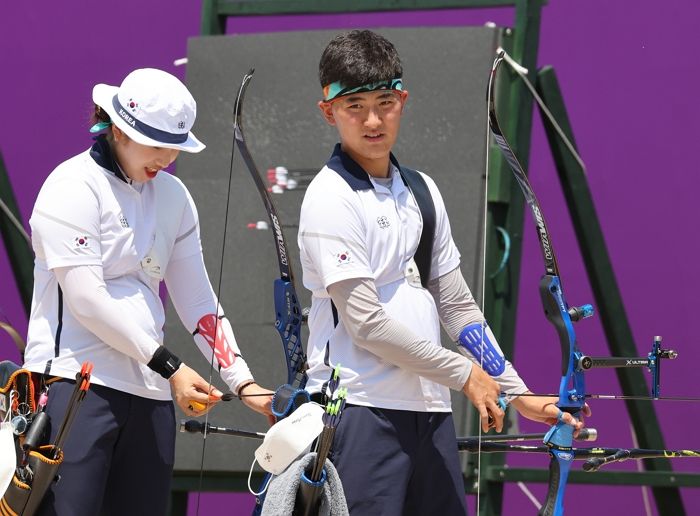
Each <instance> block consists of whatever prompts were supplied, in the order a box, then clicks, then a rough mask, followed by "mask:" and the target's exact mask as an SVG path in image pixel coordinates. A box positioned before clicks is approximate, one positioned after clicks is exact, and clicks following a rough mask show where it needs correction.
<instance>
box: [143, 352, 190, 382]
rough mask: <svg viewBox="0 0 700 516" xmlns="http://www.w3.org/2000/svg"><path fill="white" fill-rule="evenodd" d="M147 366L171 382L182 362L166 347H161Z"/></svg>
mask: <svg viewBox="0 0 700 516" xmlns="http://www.w3.org/2000/svg"><path fill="white" fill-rule="evenodd" d="M147 365H148V367H150V368H151V369H152V370H153V371H155V372H156V373H158V374H159V375H161V376H162V377H163V378H165V379H166V380H169V379H170V377H171V376H172V375H174V374H175V372H176V371H177V370H178V369H179V368H180V365H182V360H180V359H179V358H177V356H175V355H174V354H173V353H172V352H170V350H168V348H166V347H165V346H159V347H158V349H156V352H155V353H153V358H151V361H150V362H149V363H148V364H147Z"/></svg>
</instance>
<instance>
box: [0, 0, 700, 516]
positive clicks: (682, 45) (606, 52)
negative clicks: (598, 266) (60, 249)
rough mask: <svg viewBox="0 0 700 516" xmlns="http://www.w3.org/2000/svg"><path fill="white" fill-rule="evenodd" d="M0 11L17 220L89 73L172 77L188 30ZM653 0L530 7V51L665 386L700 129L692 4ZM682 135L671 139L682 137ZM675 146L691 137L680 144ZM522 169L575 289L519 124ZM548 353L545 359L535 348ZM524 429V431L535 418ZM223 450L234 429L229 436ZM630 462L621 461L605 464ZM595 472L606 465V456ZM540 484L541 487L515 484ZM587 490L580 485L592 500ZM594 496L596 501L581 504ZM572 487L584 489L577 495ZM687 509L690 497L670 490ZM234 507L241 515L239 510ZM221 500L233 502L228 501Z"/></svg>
mask: <svg viewBox="0 0 700 516" xmlns="http://www.w3.org/2000/svg"><path fill="white" fill-rule="evenodd" d="M7 4H8V5H5V7H4V12H3V16H2V17H1V18H0V41H1V42H2V46H1V48H2V52H1V53H0V56H2V57H1V60H0V66H1V70H2V81H1V82H0V93H1V94H0V98H2V99H3V122H2V124H0V150H1V151H2V153H3V156H4V159H5V163H6V165H7V167H8V169H9V173H10V177H11V180H12V184H13V187H14V190H15V194H16V195H17V197H18V202H19V206H20V211H21V214H22V219H23V221H25V222H26V220H27V219H28V217H29V214H30V213H31V208H32V204H33V200H34V198H35V196H36V194H37V192H38V189H39V187H40V185H41V183H42V181H43V180H44V178H45V177H46V175H47V174H48V173H49V172H50V171H51V169H52V168H53V167H54V166H55V165H56V164H58V163H59V162H60V161H62V160H63V159H65V158H66V157H68V156H70V155H72V154H75V153H77V152H79V151H81V150H83V149H84V148H86V146H87V145H88V144H89V135H88V134H87V132H86V129H85V128H86V126H87V118H88V116H89V112H90V107H91V103H90V92H91V89H92V86H93V84H94V83H96V82H107V83H110V84H118V83H119V82H120V80H121V79H122V78H123V77H124V75H125V74H126V73H128V72H129V71H130V70H132V69H134V68H138V67H144V66H153V67H158V68H163V69H165V70H168V71H171V72H174V73H177V74H178V75H180V76H182V75H183V70H182V69H176V68H175V67H174V66H173V64H172V62H173V60H174V59H177V58H180V57H184V56H185V53H186V40H187V38H188V37H190V36H195V35H197V33H198V30H199V16H200V2H197V1H194V2H178V3H177V5H178V9H177V10H173V9H172V5H173V4H172V2H167V1H165V0H153V1H150V2H138V1H136V0H123V1H122V2H119V3H118V5H119V9H118V10H117V11H116V12H111V11H109V10H108V9H107V8H106V5H107V4H103V3H99V2H89V1H87V0H83V1H77V0H75V1H73V2H62V3H48V4H44V7H43V8H42V10H41V11H39V10H38V8H37V7H36V5H37V4H36V3H27V2H8V3H7ZM662 5H663V4H662V3H659V2H638V1H632V0H624V1H623V0H620V1H618V2H609V1H603V0H590V1H588V2H585V3H581V2H552V3H551V5H548V6H546V7H545V8H544V12H543V19H542V31H541V47H540V58H539V63H540V64H541V65H544V64H551V65H553V66H554V67H555V69H556V70H557V74H558V77H559V81H560V84H561V87H562V90H563V94H564V97H565V100H566V103H567V107H568V111H569V116H570V119H571V122H572V125H573V129H574V133H575V135H576V141H577V144H578V147H579V149H580V151H581V154H582V156H583V158H584V160H585V162H586V164H587V170H588V179H589V182H590V186H591V190H592V192H593V196H594V200H595V202H596V207H597V209H598V216H599V218H600V220H601V223H602V226H603V230H604V233H605V237H606V240H607V245H608V249H609V252H610V255H611V258H612V261H613V264H614V267H615V272H616V274H617V279H618V282H619V286H620V289H621V292H622V295H623V300H624V302H625V307H626V310H627V314H628V317H629V320H630V324H631V326H632V329H633V333H634V336H635V339H636V340H637V343H638V348H639V350H640V352H643V353H646V352H647V348H649V347H650V346H651V340H652V338H653V336H654V335H657V334H660V335H663V336H664V341H665V344H666V345H667V346H669V347H672V348H674V349H676V350H678V351H679V353H680V358H679V359H678V360H676V361H675V362H673V363H668V364H667V365H666V368H665V377H664V378H663V383H662V386H663V394H664V395H669V396H670V395H684V394H685V395H692V393H693V392H694V391H695V390H696V389H695V388H694V382H693V380H694V377H693V373H692V364H693V363H694V361H695V360H698V359H700V351H699V349H700V348H699V347H698V346H697V345H695V342H694V340H696V338H697V337H696V336H695V335H694V333H693V330H692V325H691V324H690V323H689V322H690V321H692V317H693V316H692V312H691V310H690V309H691V307H692V306H693V298H694V294H695V293H696V291H697V290H698V283H699V280H698V275H697V274H696V273H694V272H693V271H694V268H693V265H692V263H693V257H694V256H696V254H697V252H698V251H699V250H700V241H699V240H698V239H697V238H694V236H693V235H694V233H693V231H692V229H691V228H692V227H694V226H692V224H691V222H690V221H692V220H693V218H694V216H695V212H696V210H695V206H694V201H695V195H694V194H695V190H696V189H697V187H698V186H700V179H698V178H697V175H696V174H694V173H693V171H692V170H689V169H688V168H687V167H688V166H691V165H692V161H691V156H692V152H693V151H692V149H693V147H692V145H693V144H694V143H695V142H697V141H700V129H699V128H698V125H697V122H696V120H695V119H696V118H697V116H698V109H697V107H696V103H695V96H696V92H695V85H696V84H697V83H698V79H700V71H699V70H698V68H699V67H698V65H697V59H696V58H695V56H694V55H693V54H689V52H688V49H692V48H694V47H695V43H696V41H695V37H694V34H695V21H696V20H697V18H698V15H699V14H700V6H699V5H698V4H697V2H695V1H693V0H676V1H675V2H672V3H667V4H666V5H663V7H661V6H662ZM487 20H493V21H496V22H499V23H504V24H511V23H512V21H513V11H512V9H502V10H489V11H482V12H478V13H475V12H472V11H466V10H449V11H441V12H435V13H423V12H422V13H401V14H373V15H348V16H304V17H272V18H248V19H242V20H241V21H236V22H235V23H232V24H231V25H230V29H231V31H239V32H242V31H245V32H264V31H277V30H290V29H308V28H339V29H341V28H343V29H344V28H355V27H364V26H367V27H378V26H418V25H421V26H425V25H465V24H477V23H479V24H480V23H483V22H484V21H487ZM686 142H687V143H686ZM688 145H690V147H688ZM531 156H532V158H531V164H530V170H531V180H532V183H533V187H534V189H535V191H536V192H537V194H538V196H539V197H540V201H541V204H542V205H543V209H544V212H545V213H546V216H547V217H548V223H549V225H550V230H551V232H552V235H553V239H554V244H555V246H556V249H557V253H558V256H559V262H560V267H561V273H562V277H563V281H564V283H565V286H566V292H567V298H568V299H569V300H570V301H571V302H572V303H575V304H582V303H585V302H592V301H593V298H592V294H591V292H590V288H589V287H588V286H587V281H586V278H585V271H584V268H583V264H582V260H581V258H580V253H579V250H578V247H577V244H576V242H575V239H574V236H573V233H572V228H571V224H570V222H569V217H568V215H567V212H566V207H565V205H564V203H563V199H562V194H561V191H560V189H559V187H558V184H557V180H556V173H555V171H554V169H553V165H552V162H551V157H550V156H549V152H548V149H547V144H546V140H545V138H544V135H543V132H542V130H541V129H540V123H539V119H537V118H536V119H535V129H534V132H533V148H532V153H531ZM531 227H532V222H531V221H530V220H529V215H528V220H526V239H525V246H524V254H523V269H522V285H521V298H520V311H519V316H518V331H517V346H518V347H517V352H516V355H515V357H514V361H515V363H516V365H517V366H518V368H519V370H520V371H521V372H522V374H523V376H524V377H525V378H526V380H527V381H528V383H529V385H530V387H531V388H532V389H533V390H534V391H540V392H542V391H546V392H550V391H552V390H553V389H554V387H555V386H556V385H557V384H558V372H557V371H558V361H559V353H560V352H559V349H558V343H557V341H556V337H555V335H554V332H553V330H552V329H551V328H550V327H549V325H548V323H547V322H546V321H545V320H544V318H543V317H542V315H541V313H540V312H541V309H540V301H539V297H538V294H537V292H536V288H537V281H538V279H539V276H540V274H541V269H542V265H541V259H540V256H539V250H538V248H537V243H536V239H535V236H534V231H533V230H532V229H530V228H531ZM0 285H2V293H3V295H2V297H0V316H2V315H4V316H5V317H6V318H7V319H9V320H10V321H11V322H12V323H13V324H14V325H15V326H16V327H18V329H19V330H20V332H21V333H24V332H25V328H26V317H25V316H24V314H23V311H22V309H21V307H20V301H19V295H18V294H17V291H16V287H15V284H14V282H13V279H12V276H11V273H10V269H9V264H8V261H7V257H6V255H5V251H4V249H2V250H0ZM577 331H578V332H579V335H580V342H581V346H582V347H583V349H584V350H585V351H586V352H587V353H589V354H592V355H606V354H608V352H607V350H606V346H605V343H604V337H603V334H602V330H601V328H600V323H599V320H596V321H593V322H587V323H584V324H582V325H579V327H578V328H577ZM552 357H555V359H554V361H552V360H550V359H552ZM5 358H10V359H13V360H17V359H18V355H17V353H16V351H15V350H14V347H13V345H12V342H11V341H10V339H9V338H8V337H7V336H5V335H4V334H3V335H0V359H5ZM614 378H615V376H614V373H612V372H611V371H596V372H593V373H589V374H588V376H587V379H588V389H589V391H590V392H597V393H611V392H619V387H618V385H617V383H616V381H615V380H614ZM593 410H594V417H593V418H592V419H591V421H590V424H591V426H595V427H597V428H598V429H599V431H600V433H601V439H600V443H601V444H603V445H613V444H614V445H625V446H632V442H631V438H630V431H629V419H628V417H627V414H626V411H625V409H624V407H623V405H622V404H621V403H619V402H615V401H600V402H597V403H595V404H594V406H593ZM656 410H657V413H658V415H659V417H660V418H661V420H662V427H663V431H664V433H665V437H666V441H667V446H668V447H676V448H692V447H693V446H694V441H693V440H692V434H691V432H690V431H688V430H687V428H694V427H697V426H698V425H699V424H700V411H698V410H696V409H694V408H693V407H692V405H689V404H687V403H673V402H668V403H666V404H663V403H658V404H656ZM536 428H540V427H538V426H537V425H534V424H528V423H524V424H523V429H524V430H527V431H534V430H535V429H536ZM232 446H235V442H233V441H232ZM508 463H509V464H511V465H513V466H516V465H522V464H528V465H537V466H543V465H544V463H545V460H544V459H543V458H528V460H526V459H525V458H523V457H518V456H509V458H508ZM615 467H616V468H619V469H634V468H635V467H636V464H634V463H629V464H622V465H619V466H615ZM674 467H675V469H676V471H699V470H700V464H699V463H698V462H697V461H693V460H692V459H687V460H678V461H676V462H674ZM611 469H612V468H611ZM529 487H530V488H531V489H532V490H533V491H534V493H535V495H536V496H537V497H538V498H540V499H542V498H543V497H544V486H543V485H537V484H533V485H531V486H529ZM594 496H595V498H593V497H594ZM602 496H605V502H606V505H605V509H602V510H601V508H600V507H599V505H598V504H596V502H598V500H600V499H602ZM579 497H587V498H584V499H586V500H587V501H588V504H585V503H581V502H579V503H576V502H574V500H575V499H576V498H578V499H579V500H581V498H579ZM684 497H685V501H686V507H687V508H688V509H689V511H691V512H692V510H691V508H692V507H693V506H694V505H697V504H698V502H699V501H700V497H698V492H697V491H696V490H686V491H685V492H684ZM251 498H252V497H248V496H242V495H240V496H233V495H221V494H219V495H207V496H203V497H202V498H201V505H200V511H199V512H200V514H208V515H218V514H238V513H240V514H247V513H248V512H249V511H248V507H250V504H251V503H252V502H251ZM641 498H642V497H641V496H640V490H639V488H631V487H628V488H619V487H614V488H613V487H604V486H575V487H571V490H570V492H569V503H568V505H567V509H568V510H567V514H571V515H575V514H584V513H588V512H589V511H590V509H591V508H592V507H595V510H597V511H598V512H599V513H601V514H614V513H615V512H621V511H626V512H627V513H628V514H643V506H642V502H641ZM505 503H506V505H505V511H504V512H505V514H514V513H528V514H529V513H534V510H533V511H530V509H529V507H531V505H529V503H530V502H528V501H527V499H526V498H525V497H524V495H523V494H522V493H521V492H520V490H519V489H518V488H517V487H515V486H508V488H507V496H506V502H505ZM244 506H245V510H244V508H243V507H244ZM235 507H239V508H240V511H239V512H236V509H235Z"/></svg>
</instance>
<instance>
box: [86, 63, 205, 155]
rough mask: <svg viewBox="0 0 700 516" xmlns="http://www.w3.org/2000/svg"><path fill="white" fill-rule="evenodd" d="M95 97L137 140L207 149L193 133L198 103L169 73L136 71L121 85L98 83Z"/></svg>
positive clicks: (118, 123) (146, 69)
mask: <svg viewBox="0 0 700 516" xmlns="http://www.w3.org/2000/svg"><path fill="white" fill-rule="evenodd" d="M92 100H93V102H94V103H95V104H97V105H98V106H100V107H101V108H102V109H104V110H105V112H106V113H107V114H108V115H109V117H110V118H111V119H112V123H113V124H114V125H116V126H117V127H119V129H121V130H122V131H124V133H126V135H127V136H128V137H129V138H131V139H132V140H134V141H135V142H136V143H140V144H141V145H148V146H149V147H165V148H168V149H177V150H182V151H185V152H199V151H201V150H203V149H204V148H205V145H204V144H203V143H202V142H200V141H199V140H198V139H197V138H196V137H195V135H194V134H192V133H191V132H190V129H192V126H193V125H194V119H195V117H196V116H197V103H196V102H195V101H194V99H193V98H192V95H191V94H190V92H189V91H188V90H187V88H186V87H185V85H184V84H182V82H180V80H179V79H178V78H177V77H175V76H173V75H170V74H169V73H167V72H164V71H162V70H156V69H155V68H142V69H140V70H134V71H133V72H131V73H130V74H129V75H127V76H126V78H125V79H124V80H123V81H122V84H121V86H119V87H116V86H109V85H107V84H97V85H95V87H94V88H93V89H92Z"/></svg>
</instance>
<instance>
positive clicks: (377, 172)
mask: <svg viewBox="0 0 700 516" xmlns="http://www.w3.org/2000/svg"><path fill="white" fill-rule="evenodd" d="M341 148H342V145H341ZM343 152H345V153H346V154H347V155H348V156H350V157H351V158H352V159H353V161H355V163H357V164H358V165H360V166H361V167H362V169H363V170H364V171H365V172H367V173H368V174H369V175H370V176H372V177H380V178H381V177H389V155H386V156H382V157H381V158H367V157H364V156H359V155H357V153H355V152H353V151H351V150H350V151H349V150H347V149H343Z"/></svg>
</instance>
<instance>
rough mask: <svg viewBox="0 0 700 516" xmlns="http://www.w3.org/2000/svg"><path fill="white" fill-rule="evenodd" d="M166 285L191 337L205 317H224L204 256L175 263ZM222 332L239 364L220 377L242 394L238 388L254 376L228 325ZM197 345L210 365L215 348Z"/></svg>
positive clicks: (202, 343)
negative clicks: (212, 315)
mask: <svg viewBox="0 0 700 516" xmlns="http://www.w3.org/2000/svg"><path fill="white" fill-rule="evenodd" d="M165 284H166V285H167V287H168V294H169V295H170V299H171V300H172V302H173V306H174V307H175V310H176V311H177V314H178V316H179V317H180V320H181V321H182V324H184V326H185V328H187V331H189V332H190V333H193V332H194V331H195V329H196V328H197V325H198V323H199V321H200V319H202V317H204V316H206V315H209V314H217V316H223V315H224V312H223V309H222V308H221V306H217V305H218V302H217V297H216V294H215V293H214V290H213V289H212V286H211V282H210V281H209V276H208V275H207V270H206V267H205V265H204V259H203V256H202V253H197V254H191V255H189V256H187V257H184V258H179V259H176V260H171V261H170V263H169V264H168V268H167V270H166V272H165ZM222 331H223V333H224V338H225V340H226V342H227V344H228V346H230V349H231V350H232V351H233V353H234V354H235V360H233V363H232V364H231V365H230V366H227V367H222V368H220V369H219V374H220V375H221V379H222V380H224V382H226V384H227V385H228V386H229V388H230V389H231V390H232V391H233V392H238V387H239V386H240V385H241V384H243V383H244V382H249V381H251V380H253V375H252V374H251V372H250V369H249V368H248V365H247V364H246V361H245V360H244V359H243V357H242V356H241V350H240V348H239V347H238V343H237V342H236V338H235V336H234V334H233V329H232V328H231V325H230V324H228V321H224V322H223V324H222ZM194 341H195V343H196V344H197V347H198V348H199V350H200V351H201V352H202V354H203V355H204V357H205V358H206V359H207V362H208V361H210V360H211V358H212V348H211V347H210V346H209V344H208V343H207V340H206V339H204V338H197V337H195V339H194Z"/></svg>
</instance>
